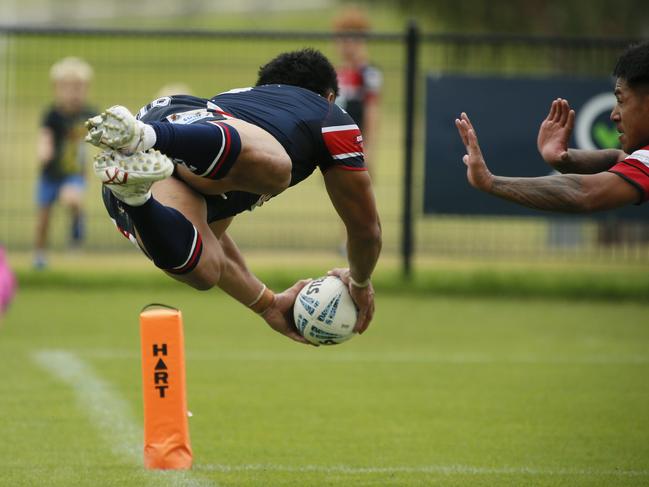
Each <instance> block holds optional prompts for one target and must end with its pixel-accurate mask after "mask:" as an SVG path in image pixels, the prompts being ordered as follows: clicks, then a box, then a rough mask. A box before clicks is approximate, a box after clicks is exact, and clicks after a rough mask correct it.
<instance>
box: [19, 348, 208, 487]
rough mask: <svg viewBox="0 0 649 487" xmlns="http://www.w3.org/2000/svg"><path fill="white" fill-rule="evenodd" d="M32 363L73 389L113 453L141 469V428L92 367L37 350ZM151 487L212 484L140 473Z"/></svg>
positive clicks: (181, 474) (189, 477)
mask: <svg viewBox="0 0 649 487" xmlns="http://www.w3.org/2000/svg"><path fill="white" fill-rule="evenodd" d="M32 359H33V360H34V362H35V363H36V364H37V365H38V366H39V367H41V368H43V369H44V370H45V371H46V372H48V373H49V374H51V375H52V376H54V377H55V378H56V379H58V380H60V381H62V382H64V383H65V384H66V385H68V386H69V387H71V388H72V390H73V392H74V395H75V397H76V400H77V402H78V404H79V409H80V410H81V411H83V412H85V413H86V414H87V415H88V417H89V419H90V422H91V424H93V425H94V426H95V429H96V430H97V431H98V432H99V434H100V436H101V438H102V440H103V441H104V443H105V444H106V445H107V446H108V447H109V448H110V450H111V451H112V453H113V454H114V455H116V456H117V457H119V458H124V459H126V460H127V461H128V462H129V463H133V464H135V465H140V466H141V465H142V461H143V458H142V455H143V453H142V448H143V446H142V442H143V432H142V428H141V427H139V426H138V424H137V422H136V421H135V419H134V418H133V415H132V413H131V407H130V405H129V404H128V403H127V402H126V401H125V400H124V399H123V398H122V397H121V396H120V395H119V393H118V392H117V391H116V390H115V389H114V388H113V387H112V386H111V385H110V384H108V383H107V382H105V381H104V380H103V379H102V378H101V377H100V376H98V375H97V374H96V373H95V372H94V371H93V370H92V367H91V366H90V365H89V364H88V363H86V362H84V361H83V360H82V359H80V358H79V357H78V356H77V355H76V354H74V353H71V352H68V351H65V350H40V351H37V352H34V353H33V354H32ZM142 474H143V475H144V476H145V478H146V481H147V484H146V485H150V486H151V487H154V486H155V487H160V486H165V487H166V486H169V487H173V486H179V485H182V486H188V487H214V484H213V483H212V482H209V481H207V480H204V479H197V478H195V477H194V476H193V475H192V474H191V473H190V472H187V471H184V472H181V471H178V472H174V471H166V472H155V471H146V470H142Z"/></svg>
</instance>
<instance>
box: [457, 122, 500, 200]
mask: <svg viewBox="0 0 649 487" xmlns="http://www.w3.org/2000/svg"><path fill="white" fill-rule="evenodd" d="M455 126H456V127H457V131H458V132H459V134H460V138H461V139H462V143H464V147H466V152H467V153H466V154H465V155H464V157H462V161H464V164H466V167H467V171H466V176H467V179H468V180H469V183H471V186H473V187H474V188H477V189H481V190H482V191H487V192H489V191H490V190H491V186H492V184H493V175H492V174H491V172H489V168H488V167H487V163H486V162H485V160H484V157H482V152H481V151H480V145H479V144H478V136H477V135H476V133H475V130H474V128H473V125H471V121H470V120H469V117H468V115H467V114H466V113H464V112H462V114H461V115H460V118H456V119H455Z"/></svg>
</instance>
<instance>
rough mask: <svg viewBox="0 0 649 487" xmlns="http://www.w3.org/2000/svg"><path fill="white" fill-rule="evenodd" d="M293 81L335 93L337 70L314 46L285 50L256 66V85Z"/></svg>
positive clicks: (291, 83) (295, 83)
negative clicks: (257, 68)
mask: <svg viewBox="0 0 649 487" xmlns="http://www.w3.org/2000/svg"><path fill="white" fill-rule="evenodd" d="M274 84H278V85H293V86H299V87H301V88H306V89H307V90H311V91H314V92H315V93H317V94H319V95H321V96H324V97H326V96H327V95H328V94H329V92H330V91H333V92H334V94H335V95H336V96H338V78H337V76H336V70H335V69H334V67H333V66H332V65H331V63H330V62H329V60H328V59H327V58H326V57H325V55H324V54H322V53H321V52H320V51H318V50H316V49H311V48H308V49H302V50H301V51H293V52H285V53H282V54H280V55H279V56H277V57H276V58H275V59H273V60H271V61H269V62H268V63H267V64H265V65H264V66H262V67H261V68H259V77H258V78H257V86H260V85H274Z"/></svg>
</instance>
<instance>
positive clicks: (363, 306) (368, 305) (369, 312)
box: [327, 268, 374, 334]
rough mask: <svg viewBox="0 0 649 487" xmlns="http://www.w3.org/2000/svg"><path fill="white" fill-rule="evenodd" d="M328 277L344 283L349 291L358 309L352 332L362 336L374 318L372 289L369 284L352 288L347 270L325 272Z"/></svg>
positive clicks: (337, 269)
mask: <svg viewBox="0 0 649 487" xmlns="http://www.w3.org/2000/svg"><path fill="white" fill-rule="evenodd" d="M327 275H328V276H336V277H338V278H339V279H340V280H341V281H343V282H344V283H345V285H346V286H347V288H348V289H349V294H351V296H352V299H353V300H354V303H355V304H356V307H357V308H358V317H357V318H356V325H354V332H355V333H359V334H362V333H363V332H364V331H365V330H367V327H368V326H370V321H372V318H373V317H374V287H373V286H372V283H371V282H369V283H368V284H367V286H365V287H358V286H354V285H353V284H352V283H351V281H350V279H349V276H350V273H349V269H348V268H336V269H331V270H330V271H329V272H327Z"/></svg>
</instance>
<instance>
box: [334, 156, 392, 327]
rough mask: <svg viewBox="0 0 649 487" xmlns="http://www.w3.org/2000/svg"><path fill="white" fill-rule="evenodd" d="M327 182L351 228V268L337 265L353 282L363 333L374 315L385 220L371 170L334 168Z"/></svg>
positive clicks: (349, 282)
mask: <svg viewBox="0 0 649 487" xmlns="http://www.w3.org/2000/svg"><path fill="white" fill-rule="evenodd" d="M324 178H325V185H326V186H327V192H328V193H329V198H330V199H331V201H332V203H333V205H334V207H335V208H336V211H337V212H338V215H340V218H341V219H342V221H343V223H344V224H345V229H346V230H347V258H348V260H349V269H334V270H333V271H332V273H333V274H335V275H337V276H339V277H340V278H341V279H342V280H343V282H345V283H346V284H347V285H348V286H349V291H350V293H351V295H352V299H353V300H354V302H355V303H356V306H358V310H359V313H358V320H357V322H356V326H355V328H354V331H356V332H358V333H363V332H364V331H365V330H366V329H367V327H368V326H369V324H370V321H371V320H372V317H373V316H374V288H373V287H372V283H371V281H370V279H371V276H372V272H373V271H374V267H375V266H376V262H377V260H378V258H379V254H380V252H381V224H380V222H379V215H378V211H377V209H376V202H375V200H374V192H373V191H372V182H371V179H370V176H369V174H368V173H367V171H348V170H345V169H341V168H335V167H334V168H331V169H329V170H328V171H326V172H325V174H324Z"/></svg>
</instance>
